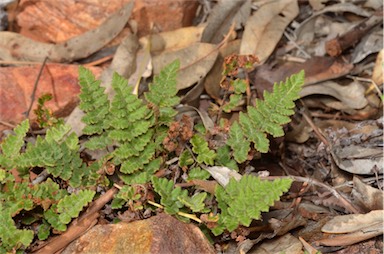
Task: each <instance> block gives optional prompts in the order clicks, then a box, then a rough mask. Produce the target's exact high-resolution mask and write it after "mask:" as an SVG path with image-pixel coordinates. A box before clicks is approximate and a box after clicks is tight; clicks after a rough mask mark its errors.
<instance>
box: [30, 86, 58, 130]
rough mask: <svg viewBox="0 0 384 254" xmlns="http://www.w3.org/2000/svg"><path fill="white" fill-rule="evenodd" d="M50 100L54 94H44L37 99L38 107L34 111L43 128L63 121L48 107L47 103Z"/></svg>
mask: <svg viewBox="0 0 384 254" xmlns="http://www.w3.org/2000/svg"><path fill="white" fill-rule="evenodd" d="M50 100H52V94H43V95H42V96H40V97H39V98H38V99H37V108H36V109H35V110H33V112H34V113H35V114H36V118H37V120H36V122H37V123H38V124H39V126H40V127H41V128H45V127H49V126H53V125H55V124H58V123H60V124H62V123H63V120H62V119H56V118H55V117H54V116H53V115H52V111H51V110H50V109H49V108H47V107H46V105H45V103H46V102H48V101H50Z"/></svg>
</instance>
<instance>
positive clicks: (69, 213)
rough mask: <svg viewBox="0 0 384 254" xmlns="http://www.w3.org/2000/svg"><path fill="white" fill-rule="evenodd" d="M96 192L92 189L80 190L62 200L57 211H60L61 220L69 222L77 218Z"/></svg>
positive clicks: (65, 222)
mask: <svg viewBox="0 0 384 254" xmlns="http://www.w3.org/2000/svg"><path fill="white" fill-rule="evenodd" d="M93 196H95V192H94V191H92V190H80V191H79V192H78V193H76V194H71V195H70V196H66V197H64V198H63V199H61V200H60V202H59V203H58V204H57V211H58V212H59V213H60V215H59V220H60V221H61V222H62V223H64V224H68V223H69V222H70V221H71V219H72V218H77V217H78V216H79V213H80V212H81V211H82V210H83V208H84V207H85V206H87V205H88V203H89V202H91V201H92V199H93Z"/></svg>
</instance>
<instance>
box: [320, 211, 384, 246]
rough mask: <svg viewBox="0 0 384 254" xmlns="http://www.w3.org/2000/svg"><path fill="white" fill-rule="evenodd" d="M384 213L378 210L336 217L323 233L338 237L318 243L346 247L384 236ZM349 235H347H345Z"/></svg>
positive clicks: (324, 228) (324, 227) (325, 226)
mask: <svg viewBox="0 0 384 254" xmlns="http://www.w3.org/2000/svg"><path fill="white" fill-rule="evenodd" d="M383 218H384V211H383V210H377V211H372V212H370V213H367V214H349V215H341V216H336V217H334V218H333V219H331V220H330V221H328V222H327V223H326V224H325V225H324V226H323V228H322V229H321V230H322V231H323V232H325V233H328V234H342V235H336V236H334V237H332V238H324V239H321V240H318V241H316V244H319V245H320V244H321V245H326V246H345V245H350V244H354V243H358V242H361V241H364V240H367V239H370V238H372V237H375V236H378V235H382V234H383ZM344 233H347V234H344Z"/></svg>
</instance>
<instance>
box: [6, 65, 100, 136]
mask: <svg viewBox="0 0 384 254" xmlns="http://www.w3.org/2000/svg"><path fill="white" fill-rule="evenodd" d="M90 70H92V71H93V73H94V74H95V75H96V76H98V75H99V74H100V73H101V68H97V67H92V68H90ZM39 71H40V65H35V66H23V67H3V68H0V105H1V106H0V121H2V122H5V123H8V124H12V125H16V124H18V123H20V122H21V121H22V120H24V119H25V115H24V113H25V112H26V111H27V110H28V108H29V106H30V103H31V96H32V94H33V89H34V84H35V82H36V79H37V76H38V73H39ZM47 93H50V94H52V95H53V96H54V98H53V99H52V100H51V101H49V102H47V103H46V104H45V105H46V106H47V107H48V108H50V109H51V110H52V112H53V113H54V114H55V115H56V116H58V117H65V116H67V115H68V114H69V113H70V112H71V111H72V110H73V108H74V107H75V106H76V105H77V102H78V97H77V95H78V94H79V93H80V86H79V84H78V66H76V65H66V64H47V65H46V66H45V67H44V69H43V71H42V74H41V76H40V79H39V82H38V84H37V89H36V93H35V100H34V104H33V106H32V110H31V112H30V119H31V120H34V119H35V115H34V113H33V110H34V109H36V106H37V99H38V98H39V97H40V96H42V95H43V94H47ZM4 129H9V127H7V126H6V125H0V131H2V130H4Z"/></svg>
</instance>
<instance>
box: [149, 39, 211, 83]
mask: <svg viewBox="0 0 384 254" xmlns="http://www.w3.org/2000/svg"><path fill="white" fill-rule="evenodd" d="M217 54H218V49H217V46H216V45H213V44H209V43H195V44H193V45H191V46H190V47H187V48H183V49H180V50H176V51H168V52H164V53H162V54H160V55H157V56H154V57H153V60H152V63H153V71H154V74H155V75H157V74H159V73H160V71H161V70H162V69H163V68H164V67H165V66H167V65H168V64H170V63H171V62H173V61H174V60H176V59H179V60H180V70H179V72H178V73H177V89H178V90H181V89H184V88H188V87H190V86H192V85H193V84H195V83H196V82H198V81H199V80H200V79H202V78H203V77H205V76H206V75H207V73H208V72H209V71H210V70H211V68H212V66H213V64H214V63H215V61H216V57H217Z"/></svg>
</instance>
